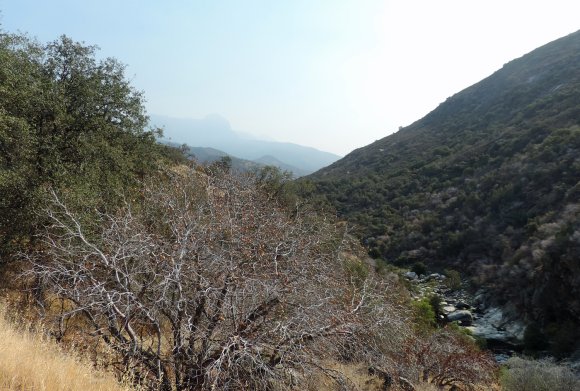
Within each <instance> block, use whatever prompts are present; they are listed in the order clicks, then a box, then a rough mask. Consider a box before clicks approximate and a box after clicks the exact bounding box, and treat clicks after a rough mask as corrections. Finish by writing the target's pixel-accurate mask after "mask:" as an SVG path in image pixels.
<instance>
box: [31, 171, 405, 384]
mask: <svg viewBox="0 0 580 391" xmlns="http://www.w3.org/2000/svg"><path fill="white" fill-rule="evenodd" d="M263 190H264V189H262V184H261V182H260V181H258V180H257V179H256V178H255V177H254V176H251V175H246V176H238V177H234V176H231V175H229V174H227V173H219V175H206V174H204V173H202V172H199V171H196V170H189V169H187V170H186V169H183V170H181V171H180V172H179V173H176V172H171V173H167V174H166V175H165V176H164V177H163V178H162V179H158V180H156V181H154V182H151V183H150V184H148V185H147V186H145V190H144V192H143V194H142V199H140V200H137V201H135V202H127V204H126V206H125V207H124V208H122V209H121V210H119V211H116V212H115V213H111V214H103V215H102V216H101V220H100V221H99V222H98V224H92V226H97V227H100V228H98V229H96V230H91V231H90V232H89V231H88V230H86V229H85V226H84V225H83V223H82V222H81V220H80V219H79V218H78V217H77V216H76V215H75V213H74V212H73V211H71V210H69V209H68V208H67V206H66V205H65V204H64V203H63V202H62V201H61V200H60V199H59V197H58V196H57V195H56V194H54V195H53V200H52V207H51V208H50V209H49V210H48V214H49V216H50V218H51V221H52V225H51V226H50V227H48V229H47V232H46V234H45V235H44V236H43V240H44V247H43V249H42V251H39V252H36V253H34V254H30V255H28V256H27V258H28V259H29V260H30V261H31V262H32V264H33V274H34V277H35V278H38V279H39V280H41V281H42V283H43V284H44V286H45V288H46V289H48V290H49V292H52V294H55V295H57V296H58V297H60V298H63V299H65V300H66V301H67V302H68V303H69V304H68V305H67V308H70V310H68V311H66V312H64V313H63V314H62V316H61V318H65V319H66V318H71V317H78V318H82V319H83V322H85V324H88V325H90V330H88V331H89V332H90V333H91V335H92V336H93V337H94V338H99V339H100V340H101V341H102V342H104V343H105V344H106V345H108V346H109V347H110V348H111V349H112V351H114V352H115V353H116V356H117V357H118V363H117V365H118V366H119V368H120V369H123V370H130V371H132V373H133V375H134V378H136V379H141V383H142V384H147V385H149V386H151V387H155V388H156V389H161V390H214V389H215V390H217V389H219V390H241V389H244V390H249V389H252V390H266V389H268V390H270V389H290V388H295V387H297V386H299V385H301V384H304V383H305V382H306V380H307V379H308V378H309V377H311V376H312V374H314V373H317V374H320V373H324V374H326V375H328V377H329V378H331V379H334V380H335V381H336V382H337V383H341V381H342V380H341V377H340V374H339V373H336V372H335V371H333V370H332V369H330V368H328V367H326V366H325V365H324V362H327V361H328V360H336V359H338V358H340V357H342V358H343V359H348V360H353V361H359V362H369V363H370V362H381V363H382V364H383V365H384V364H385V363H388V359H387V357H388V356H390V355H391V354H392V352H393V351H395V350H396V348H397V346H399V345H400V343H402V340H403V339H404V338H405V337H406V332H405V330H406V329H405V326H404V324H405V322H404V316H403V310H402V307H401V306H400V305H399V303H398V301H397V300H395V299H394V296H396V289H394V287H393V285H392V283H389V282H387V281H386V280H384V279H377V278H375V277H374V275H373V273H371V272H369V273H363V275H361V274H360V273H359V274H356V273H352V271H351V270H352V265H351V267H345V262H344V254H343V252H342V250H343V248H344V244H345V241H346V240H347V237H346V236H345V233H344V229H341V228H339V225H337V224H335V223H334V222H333V221H332V220H329V219H324V218H319V217H316V216H315V214H314V213H313V212H312V211H311V210H307V209H306V210H303V209H302V208H301V207H298V206H297V207H296V208H292V210H291V211H288V209H287V208H285V207H281V206H280V205H277V204H276V202H275V200H273V199H272V197H271V194H268V193H267V192H265V191H263ZM349 262H353V261H352V260H349ZM358 262H360V261H358ZM363 268H364V267H363Z"/></svg>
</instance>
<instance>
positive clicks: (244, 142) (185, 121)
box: [151, 114, 340, 176]
mask: <svg viewBox="0 0 580 391" xmlns="http://www.w3.org/2000/svg"><path fill="white" fill-rule="evenodd" d="M151 123H152V124H153V125H155V126H157V127H160V128H162V129H163V137H164V139H165V140H166V141H169V142H173V143H177V144H187V145H188V146H190V147H210V148H215V149H218V150H220V151H223V152H226V153H227V154H229V155H232V156H234V157H237V158H242V159H246V160H250V161H253V162H257V163H261V164H266V165H275V166H278V167H280V168H282V169H284V170H289V171H292V172H294V174H295V175H296V176H301V175H305V174H308V173H311V172H314V171H316V170H319V169H321V168H322V167H325V166H327V165H329V164H331V163H333V162H335V161H336V160H338V159H339V158H340V156H338V155H335V154H332V153H330V152H324V151H320V150H317V149H315V148H312V147H306V146H302V145H297V144H293V143H282V142H276V141H267V140H260V139H258V138H253V137H247V136H246V135H244V134H241V133H239V132H236V131H234V130H233V129H232V128H231V126H230V123H229V122H228V121H227V120H226V119H225V118H223V117H221V116H219V115H217V114H212V115H208V116H206V117H205V118H201V119H190V118H171V117H167V116H158V115H153V116H151ZM205 152H207V150H206V151H205ZM205 152H204V153H205ZM202 160H204V159H202Z"/></svg>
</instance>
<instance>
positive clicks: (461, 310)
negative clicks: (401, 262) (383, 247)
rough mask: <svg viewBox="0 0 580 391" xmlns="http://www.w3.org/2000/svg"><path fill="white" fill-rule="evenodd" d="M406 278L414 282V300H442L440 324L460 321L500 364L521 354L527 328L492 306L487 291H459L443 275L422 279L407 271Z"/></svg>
mask: <svg viewBox="0 0 580 391" xmlns="http://www.w3.org/2000/svg"><path fill="white" fill-rule="evenodd" d="M403 277H404V278H405V279H407V280H408V281H409V282H410V283H411V292H412V295H413V298H414V299H417V300H419V299H422V298H426V297H431V296H433V295H437V296H438V297H439V298H440V313H439V321H440V323H446V322H449V323H451V322H456V323H457V324H458V325H459V326H461V327H465V328H466V329H468V330H469V331H470V332H471V334H472V335H473V336H474V337H477V338H482V339H484V340H485V341H486V347H487V348H488V349H489V350H491V351H492V352H493V353H494V354H495V357H496V360H497V361H498V362H504V361H506V360H507V359H508V358H509V357H510V356H511V355H513V354H514V353H515V352H520V351H521V346H522V341H523V337H524V331H525V328H526V325H525V324H524V323H523V322H522V321H520V320H519V319H515V318H514V317H512V316H510V315H509V314H507V313H506V311H505V310H504V309H502V308H499V307H495V306H492V305H490V304H489V302H488V300H487V298H488V297H489V296H488V294H487V292H485V290H479V291H477V292H476V293H475V294H472V293H470V292H469V291H468V289H467V287H466V285H465V284H464V283H462V284H461V287H460V288H458V289H451V288H449V286H448V285H449V284H447V282H446V280H447V277H446V276H445V275H443V274H439V273H432V274H428V275H420V276H418V275H417V274H416V273H414V272H407V273H405V274H403Z"/></svg>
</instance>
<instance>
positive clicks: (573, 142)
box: [310, 32, 580, 349]
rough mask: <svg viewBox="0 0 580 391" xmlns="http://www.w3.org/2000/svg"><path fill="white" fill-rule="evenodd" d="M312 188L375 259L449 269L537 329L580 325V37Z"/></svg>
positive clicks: (518, 64)
mask: <svg viewBox="0 0 580 391" xmlns="http://www.w3.org/2000/svg"><path fill="white" fill-rule="evenodd" d="M310 179H312V181H314V182H315V184H316V189H317V192H318V193H320V194H323V195H325V196H326V198H327V199H328V200H329V201H330V202H331V203H332V204H334V205H335V207H336V209H337V211H338V213H339V214H340V215H342V216H344V217H346V218H348V219H350V220H351V221H353V222H355V223H357V224H358V226H359V229H360V234H361V236H362V237H363V238H364V239H365V241H366V243H367V244H368V245H369V246H370V249H371V250H370V251H371V255H374V256H375V257H381V258H384V259H386V260H389V261H397V262H415V261H418V260H421V261H424V262H428V263H431V264H437V263H438V264H445V265H449V264H455V265H456V267H457V268H461V270H465V271H468V272H470V273H471V275H472V276H474V277H475V278H476V280H477V282H478V283H479V284H485V285H486V286H488V287H489V288H490V289H491V290H493V291H494V292H495V293H496V295H495V297H496V298H498V300H500V301H503V302H510V303H511V304H513V305H515V306H516V307H517V309H518V311H521V313H523V314H525V315H526V317H527V320H528V321H535V322H538V324H539V325H540V326H542V328H543V330H549V329H550V325H551V324H560V325H562V324H568V322H572V323H571V324H579V323H580V260H579V256H580V32H576V33H574V34H571V35H569V36H567V37H564V38H561V39H559V40H557V41H554V42H552V43H550V44H548V45H545V46H543V47H541V48H539V49H536V50H535V51H533V52H531V53H529V54H527V55H525V56H523V57H522V58H519V59H517V60H514V61H511V62H510V63H508V64H506V65H504V67H503V68H502V69H501V70H499V71H497V72H496V73H494V74H493V75H491V76H490V77H488V78H486V79H484V80H483V81H481V82H479V83H478V84H475V85H473V86H471V87H469V88H467V89H465V90H464V91H462V92H460V93H458V94H456V95H454V96H452V97H450V98H448V99H447V101H445V102H444V103H442V104H441V105H440V106H439V107H438V108H437V109H436V110H434V111H432V112H431V113H429V114H428V115H427V116H426V117H424V118H423V119H421V120H419V121H417V122H415V123H414V124H412V125H411V126H409V127H407V128H404V129H402V130H400V131H399V132H397V133H396V134H393V135H391V136H388V137H385V138H384V139H382V140H379V141H376V142H375V143H373V144H371V145H369V146H366V147H364V148H360V149H358V150H355V151H353V152H352V153H351V154H349V155H348V156H346V157H345V158H343V159H341V160H339V161H338V162H335V163H334V164H332V165H330V166H329V167H327V168H324V169H322V170H320V171H318V172H317V173H315V174H313V175H312V176H311V177H310ZM564 345H566V344H565V343H564ZM572 346H573V344H572ZM570 348H571V346H570V344H568V345H567V346H566V349H570Z"/></svg>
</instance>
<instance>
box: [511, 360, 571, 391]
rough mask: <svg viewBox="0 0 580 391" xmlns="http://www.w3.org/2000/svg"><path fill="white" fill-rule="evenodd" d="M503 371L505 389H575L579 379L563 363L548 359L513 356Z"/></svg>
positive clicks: (551, 390)
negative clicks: (506, 368)
mask: <svg viewBox="0 0 580 391" xmlns="http://www.w3.org/2000/svg"><path fill="white" fill-rule="evenodd" d="M507 367H508V370H507V371H505V372H504V373H503V376H502V385H503V388H504V390H505V391H577V390H579V389H580V380H578V378H577V377H576V376H575V375H574V373H573V372H572V370H571V369H570V368H569V367H567V366H565V365H558V364H556V363H554V362H553V361H550V360H528V359H523V358H518V357H513V358H511V359H509V360H508V362H507Z"/></svg>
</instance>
